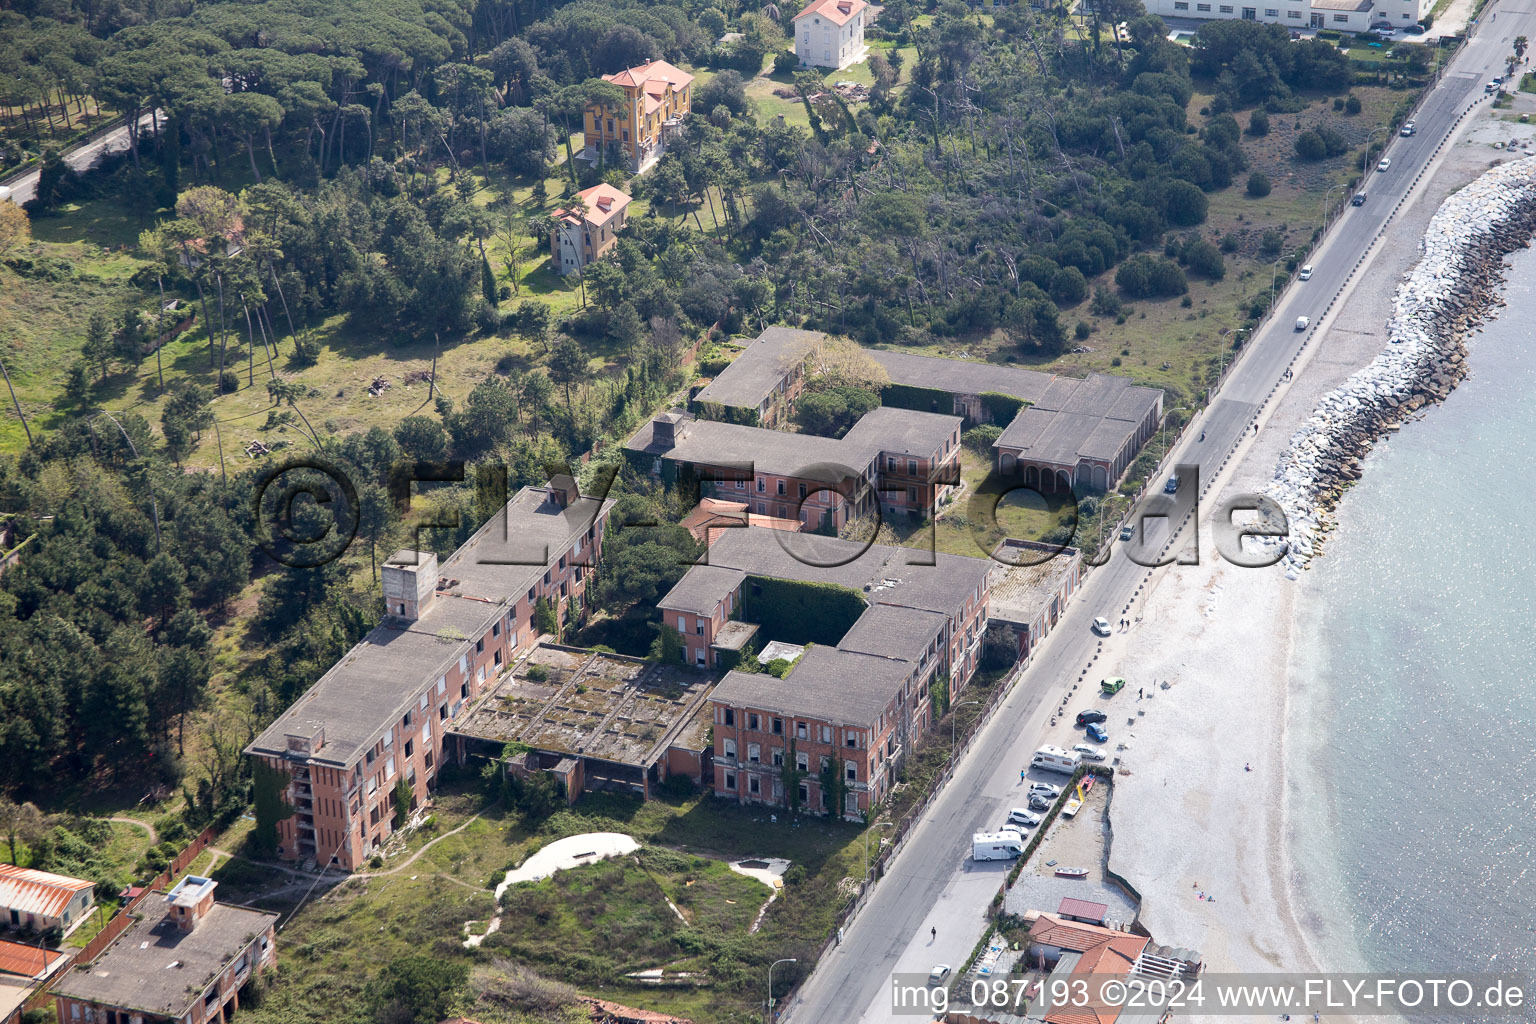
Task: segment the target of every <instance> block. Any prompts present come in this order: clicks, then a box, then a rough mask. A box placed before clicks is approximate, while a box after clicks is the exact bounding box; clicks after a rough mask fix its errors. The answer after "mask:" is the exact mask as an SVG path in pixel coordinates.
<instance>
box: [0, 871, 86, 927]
mask: <svg viewBox="0 0 1536 1024" xmlns="http://www.w3.org/2000/svg"><path fill="white" fill-rule="evenodd" d="M95 889H96V885H95V883H93V882H87V881H85V880H84V879H81V878H70V877H68V876H66V875H55V874H53V873H52V872H50V871H37V870H35V869H33V868H18V867H12V866H11V865H9V864H0V924H4V925H5V926H7V927H9V928H12V929H14V930H17V931H22V930H26V931H38V932H45V931H47V930H48V929H50V928H59V929H61V930H63V931H64V932H69V931H71V930H73V929H74V927H75V925H77V924H79V923H80V921H81V920H83V919H84V918H85V916H86V915H87V913H88V912H89V911H90V909H91V903H92V901H93V899H94V897H95Z"/></svg>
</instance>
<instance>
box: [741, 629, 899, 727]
mask: <svg viewBox="0 0 1536 1024" xmlns="http://www.w3.org/2000/svg"><path fill="white" fill-rule="evenodd" d="M916 668H917V666H915V665H913V664H911V663H910V662H905V661H895V660H892V659H890V658H882V657H878V656H875V655H871V654H858V653H856V652H854V651H844V650H840V649H838V648H835V647H812V648H811V649H810V650H808V651H806V652H805V654H804V655H803V656H801V658H800V660H799V661H797V662H795V667H794V668H793V669H791V670H790V673H789V675H787V676H785V677H784V678H783V679H778V678H775V677H774V676H771V675H769V674H768V673H766V672H756V673H747V672H728V673H726V676H725V678H724V679H722V680H720V685H719V686H717V687H715V692H714V695H713V696H714V699H715V700H717V701H723V702H724V703H727V704H732V705H736V706H743V707H754V708H760V709H761V710H763V711H776V712H779V713H781V714H785V715H797V716H802V717H808V718H823V719H826V720H828V721H832V722H845V723H848V724H850V725H864V724H868V723H870V722H873V721H874V720H875V719H877V718H879V717H880V713H881V712H883V711H884V710H885V709H886V707H887V706H889V705H890V703H891V701H892V700H894V699H895V697H896V694H897V693H899V692H900V690H901V686H902V684H903V683H904V682H906V681H907V680H908V679H909V678H911V677H912V675H913V674H914V672H915V670H916Z"/></svg>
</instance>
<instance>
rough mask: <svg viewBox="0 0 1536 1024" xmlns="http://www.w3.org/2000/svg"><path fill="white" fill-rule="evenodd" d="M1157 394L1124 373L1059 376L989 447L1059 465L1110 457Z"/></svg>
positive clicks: (1149, 410)
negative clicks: (1014, 451) (1079, 376)
mask: <svg viewBox="0 0 1536 1024" xmlns="http://www.w3.org/2000/svg"><path fill="white" fill-rule="evenodd" d="M1162 397H1163V393H1162V392H1161V391H1158V390H1157V389H1155V388H1144V387H1140V386H1139V385H1136V384H1132V383H1131V382H1130V381H1129V380H1126V379H1125V378H1123V377H1111V376H1109V375H1107V374H1102V373H1095V374H1093V375H1091V376H1089V377H1088V379H1087V380H1073V379H1072V378H1070V377H1059V378H1057V379H1056V380H1055V381H1053V382H1052V384H1051V386H1050V387H1048V388H1047V389H1046V391H1045V393H1044V394H1043V395H1041V396H1040V398H1039V400H1038V401H1036V402H1035V403H1034V404H1032V405H1031V406H1029V407H1028V408H1026V409H1024V410H1022V411H1020V413H1019V414H1018V415H1017V416H1015V417H1014V418H1013V422H1012V423H1009V424H1008V425H1007V426H1006V427H1004V428H1003V433H1002V436H1000V437H999V438H998V439H997V441H996V443H995V445H994V447H997V448H1007V449H1012V450H1016V451H1019V452H1020V454H1021V457H1023V458H1027V459H1030V460H1032V461H1035V462H1044V463H1049V464H1051V465H1059V466H1075V465H1076V464H1077V463H1078V461H1079V460H1081V459H1099V460H1103V461H1106V462H1108V461H1112V460H1113V459H1114V458H1115V457H1116V456H1117V455H1119V454H1120V451H1121V449H1122V448H1124V447H1125V446H1126V444H1127V443H1129V442H1130V440H1131V439H1132V438H1133V437H1134V436H1135V434H1136V431H1137V430H1139V429H1140V428H1141V425H1142V423H1143V422H1145V421H1146V419H1147V417H1149V416H1151V415H1152V414H1153V413H1154V411H1155V410H1156V409H1157V407H1158V405H1159V403H1161V401H1162Z"/></svg>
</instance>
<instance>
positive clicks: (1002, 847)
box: [971, 829, 1024, 860]
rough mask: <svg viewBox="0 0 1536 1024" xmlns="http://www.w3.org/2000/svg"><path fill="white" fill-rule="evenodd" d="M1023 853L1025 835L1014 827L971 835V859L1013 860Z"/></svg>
mask: <svg viewBox="0 0 1536 1024" xmlns="http://www.w3.org/2000/svg"><path fill="white" fill-rule="evenodd" d="M1023 854H1024V836H1023V834H1022V833H1019V832H1015V831H1014V830H1012V829H1007V830H1005V831H1002V832H977V833H975V834H974V835H972V836H971V860H1012V859H1013V858H1015V857H1021V856H1023Z"/></svg>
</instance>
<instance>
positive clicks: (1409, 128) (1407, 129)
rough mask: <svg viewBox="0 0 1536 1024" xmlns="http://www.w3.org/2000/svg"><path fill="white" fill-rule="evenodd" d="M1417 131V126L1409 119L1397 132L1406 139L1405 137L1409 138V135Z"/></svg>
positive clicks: (1415, 133)
mask: <svg viewBox="0 0 1536 1024" xmlns="http://www.w3.org/2000/svg"><path fill="white" fill-rule="evenodd" d="M1418 132H1419V126H1418V125H1416V124H1414V123H1413V122H1412V121H1409V122H1408V123H1407V124H1405V125H1403V128H1402V130H1401V131H1399V132H1398V133H1397V134H1399V135H1401V136H1402V137H1403V138H1405V139H1406V138H1410V137H1412V136H1414V135H1417V134H1418Z"/></svg>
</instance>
